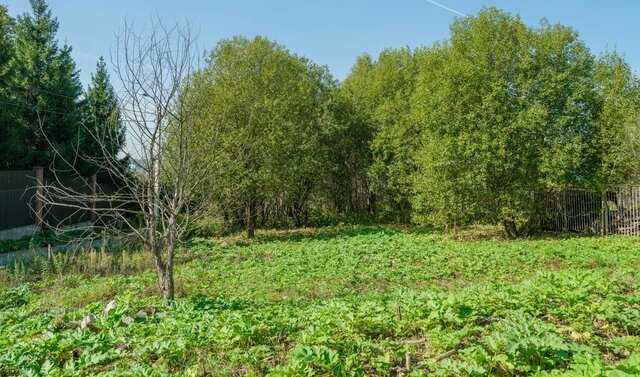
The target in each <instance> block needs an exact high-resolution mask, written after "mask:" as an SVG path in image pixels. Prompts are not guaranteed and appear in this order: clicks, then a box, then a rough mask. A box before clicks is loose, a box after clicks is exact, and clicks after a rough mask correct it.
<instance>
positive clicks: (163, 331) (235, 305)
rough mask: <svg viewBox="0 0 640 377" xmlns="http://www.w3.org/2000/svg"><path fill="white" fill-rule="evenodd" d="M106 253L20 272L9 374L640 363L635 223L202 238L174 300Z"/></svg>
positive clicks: (5, 308) (2, 302)
mask: <svg viewBox="0 0 640 377" xmlns="http://www.w3.org/2000/svg"><path fill="white" fill-rule="evenodd" d="M478 233H481V234H478ZM478 238H481V239H478ZM92 253H93V254H92ZM92 253H88V254H82V255H76V256H75V257H71V256H66V257H64V258H67V260H66V261H58V262H56V261H44V260H41V261H40V262H35V263H33V262H32V263H30V264H23V265H18V267H17V268H12V269H5V270H4V272H2V281H3V283H2V284H3V286H4V288H3V289H2V291H1V292H0V375H13V374H26V373H32V374H44V375H46V374H49V375H78V374H80V375H94V374H108V375H169V374H182V375H229V376H233V375H272V376H285V375H286V376H298V375H397V374H400V373H404V374H407V373H408V371H407V370H406V369H405V366H406V359H407V354H408V353H409V356H408V358H409V359H410V360H411V367H412V371H411V372H410V373H411V375H415V376H419V375H427V374H429V375H431V374H435V375H454V376H467V375H477V376H485V375H504V376H507V375H534V374H540V375H548V374H553V375H556V374H566V375H575V376H592V375H607V374H609V375H616V376H620V375H625V373H626V374H627V375H637V374H639V373H640V357H638V356H637V355H638V352H639V351H640V337H639V336H640V293H639V292H638V287H640V273H638V272H637V271H638V267H640V252H639V251H638V240H636V239H634V238H629V237H608V238H598V237H560V238H556V237H539V238H536V239H528V240H516V241H508V240H503V239H500V238H499V237H497V236H493V235H492V233H491V232H486V231H485V230H481V231H478V230H474V231H472V232H469V233H468V234H464V233H462V234H461V233H458V234H457V235H456V236H450V235H443V234H440V233H437V232H429V231H417V230H412V229H399V228H397V229H391V228H375V227H353V228H349V227H342V228H327V229H321V230H316V229H306V230H300V231H297V232H273V233H270V234H267V235H264V236H262V237H259V238H258V239H256V240H252V241H249V240H246V239H244V238H242V237H226V238H220V239H215V240H204V239H194V240H192V241H191V242H190V245H189V249H188V250H184V251H183V252H182V257H181V259H180V264H179V266H178V268H177V271H176V278H177V290H178V295H179V298H178V299H177V300H176V301H175V302H173V303H171V304H164V303H162V302H161V301H160V300H159V299H157V297H156V295H157V293H156V279H155V275H154V274H153V272H152V271H151V269H150V265H149V264H148V262H147V259H146V258H145V256H144V255H141V254H137V253H130V252H127V251H119V252H117V253H101V252H92ZM58 258H63V257H58ZM63 262H64V263H63ZM21 271H22V272H21ZM114 298H115V299H116V300H117V301H118V305H117V307H116V309H114V310H113V311H111V312H109V313H108V315H106V316H103V315H101V311H102V310H103V308H104V306H105V304H106V303H107V302H108V301H109V300H111V299H114ZM398 309H399V312H400V317H401V318H400V319H398V318H397V310H398ZM87 313H93V314H95V315H96V316H97V317H98V321H97V322H96V324H95V325H94V326H92V328H91V329H76V328H73V326H72V325H71V321H74V320H80V319H82V317H83V315H85V314H87ZM129 317H130V318H129ZM123 319H124V322H126V321H128V320H130V319H132V320H134V323H133V324H132V325H130V326H129V325H127V324H125V323H124V322H123ZM447 351H451V352H449V353H448V354H447V357H444V358H442V359H441V360H438V361H436V358H438V356H439V355H443V354H445V352H447Z"/></svg>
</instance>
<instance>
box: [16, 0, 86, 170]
mask: <svg viewBox="0 0 640 377" xmlns="http://www.w3.org/2000/svg"><path fill="white" fill-rule="evenodd" d="M31 8H32V14H23V15H21V16H19V17H18V18H17V23H16V26H15V44H14V46H15V54H14V56H13V57H12V59H11V61H10V63H9V69H11V70H12V98H11V100H12V102H13V103H15V104H16V106H17V107H18V110H19V111H17V112H16V116H15V124H14V126H12V128H11V145H12V150H11V156H12V158H11V160H10V161H9V165H10V167H12V168H18V169H30V168H32V167H33V166H46V167H49V166H50V165H51V164H52V162H54V160H55V162H56V164H55V168H56V169H60V170H62V169H67V168H69V165H67V164H66V162H70V163H72V162H73V161H74V160H75V159H74V156H75V153H76V151H77V148H78V129H79V125H80V119H81V104H80V95H81V94H82V86H81V84H80V80H79V78H78V71H77V69H76V65H75V63H74V61H73V59H72V58H71V47H70V46H68V45H63V46H62V47H59V46H58V41H57V39H56V33H57V31H58V21H57V19H56V18H54V17H53V16H52V14H51V10H50V9H49V8H48V7H47V4H46V3H45V2H44V0H31ZM55 151H57V153H56V152H55Z"/></svg>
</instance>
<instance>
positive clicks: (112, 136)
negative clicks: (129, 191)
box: [82, 57, 124, 173]
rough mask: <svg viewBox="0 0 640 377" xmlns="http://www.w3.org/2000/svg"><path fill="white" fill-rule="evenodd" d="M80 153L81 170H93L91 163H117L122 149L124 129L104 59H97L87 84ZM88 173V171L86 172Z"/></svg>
mask: <svg viewBox="0 0 640 377" xmlns="http://www.w3.org/2000/svg"><path fill="white" fill-rule="evenodd" d="M82 132H83V136H82V141H83V143H82V147H83V148H82V149H83V153H84V156H86V157H88V158H85V161H87V162H88V164H86V165H87V166H83V167H82V170H95V169H96V167H95V166H91V165H95V164H91V161H92V160H93V159H96V158H97V159H103V158H108V159H112V160H114V161H115V160H116V159H117V155H118V152H119V151H120V150H121V149H122V147H123V145H124V126H123V124H122V119H121V116H120V111H119V109H118V99H117V97H116V93H115V90H114V89H113V86H112V85H111V82H110V81H109V73H108V72H107V65H106V63H105V61H104V58H102V57H100V60H98V64H97V67H96V72H95V73H94V74H92V75H91V84H90V85H89V88H88V89H87V92H86V93H85V119H84V127H83V129H82ZM87 173H88V171H87Z"/></svg>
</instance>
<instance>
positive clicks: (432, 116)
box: [412, 8, 597, 236]
mask: <svg viewBox="0 0 640 377" xmlns="http://www.w3.org/2000/svg"><path fill="white" fill-rule="evenodd" d="M425 59H426V60H425V61H424V63H423V65H422V66H421V70H420V78H419V83H418V87H417V89H416V92H415V96H414V98H413V104H414V106H413V109H412V113H413V119H414V121H415V122H416V123H417V124H419V125H420V127H421V134H422V146H421V148H420V151H419V153H418V171H417V173H416V174H415V175H414V184H415V186H414V195H413V197H412V202H413V203H412V204H413V207H414V210H415V212H414V219H415V220H416V221H418V222H431V223H436V224H443V225H454V226H455V225H457V224H463V223H468V222H472V221H481V222H496V223H501V224H503V225H504V227H505V231H506V232H507V234H508V235H510V236H516V235H517V234H520V233H523V232H527V231H528V229H529V227H530V226H531V225H532V220H533V218H534V217H533V216H534V214H535V200H534V193H536V192H540V191H543V190H545V189H547V188H551V187H563V186H566V185H569V184H585V183H587V182H590V181H591V180H592V179H593V168H592V167H593V162H594V160H595V159H596V155H595V154H594V151H593V148H592V143H591V142H592V140H593V136H594V131H595V128H596V127H595V122H594V118H595V114H596V111H597V102H596V101H595V96H594V90H593V80H592V75H591V73H592V68H593V58H592V56H591V54H590V53H589V51H588V49H587V48H586V47H585V46H584V44H583V43H582V42H581V41H580V40H579V39H578V36H577V33H575V31H573V30H571V29H569V28H566V27H563V26H560V25H550V24H548V23H546V22H543V23H542V26H541V27H540V28H538V29H531V28H529V27H527V26H526V25H525V24H524V23H523V22H522V21H521V20H520V18H519V17H513V16H511V15H509V14H507V13H505V12H502V11H500V10H497V9H495V8H485V9H483V10H482V11H480V13H479V14H478V15H477V16H473V17H466V18H463V19H459V20H456V22H454V24H453V25H452V27H451V40H450V41H448V42H445V43H443V44H441V45H435V46H434V47H433V48H432V49H431V51H430V52H429V54H427V55H426V58H425Z"/></svg>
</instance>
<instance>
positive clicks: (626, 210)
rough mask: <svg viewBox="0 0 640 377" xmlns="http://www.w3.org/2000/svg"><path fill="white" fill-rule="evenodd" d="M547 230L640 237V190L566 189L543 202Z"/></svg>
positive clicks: (543, 219)
mask: <svg viewBox="0 0 640 377" xmlns="http://www.w3.org/2000/svg"><path fill="white" fill-rule="evenodd" d="M542 204H543V206H542V207H543V216H542V221H541V225H542V227H543V228H545V229H551V230H557V231H562V230H568V231H573V232H581V233H595V234H603V235H607V234H625V235H630V236H638V235H640V186H629V187H623V188H619V189H616V190H610V191H604V192H595V191H588V190H579V189H566V190H563V191H556V192H552V193H549V194H548V195H546V197H545V198H544V199H543V200H542Z"/></svg>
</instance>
